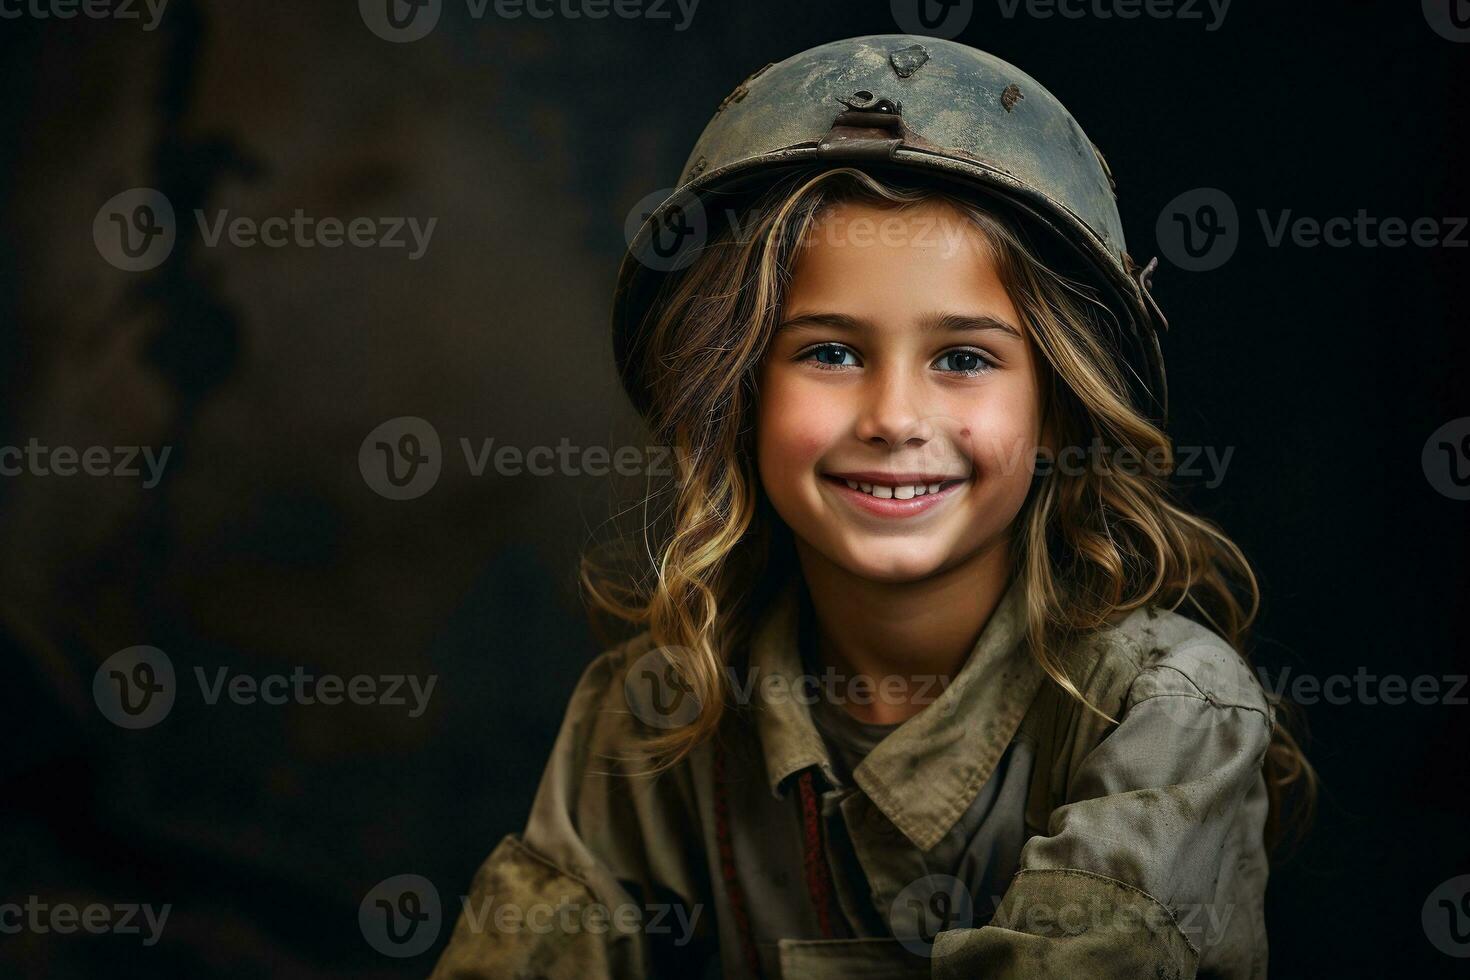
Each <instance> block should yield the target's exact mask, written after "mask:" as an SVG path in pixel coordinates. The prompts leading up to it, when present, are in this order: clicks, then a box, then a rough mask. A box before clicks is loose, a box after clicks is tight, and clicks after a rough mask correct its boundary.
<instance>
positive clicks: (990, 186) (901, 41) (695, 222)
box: [612, 34, 1168, 424]
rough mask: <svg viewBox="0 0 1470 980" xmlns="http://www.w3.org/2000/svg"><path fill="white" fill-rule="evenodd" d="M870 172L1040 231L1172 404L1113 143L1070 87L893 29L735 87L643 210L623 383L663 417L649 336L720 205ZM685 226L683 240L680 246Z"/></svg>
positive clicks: (1162, 407) (1145, 403) (618, 326)
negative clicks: (1113, 166) (1065, 95)
mask: <svg viewBox="0 0 1470 980" xmlns="http://www.w3.org/2000/svg"><path fill="white" fill-rule="evenodd" d="M834 166H854V167H859V168H862V169H865V170H873V171H875V172H892V171H898V172H900V173H903V174H915V173H917V174H924V175H926V178H927V179H929V180H932V181H934V182H938V183H941V184H948V185H951V186H957V187H958V188H959V189H961V190H963V191H966V192H969V193H970V196H975V194H974V192H979V196H981V197H984V198H985V199H986V203H988V204H990V205H992V206H998V207H1000V208H1002V209H1003V210H1005V211H1006V212H1007V213H1010V214H1012V215H1013V216H1015V217H1017V218H1018V219H1019V224H1020V225H1021V226H1022V227H1024V228H1025V229H1027V230H1028V231H1031V230H1035V231H1037V232H1038V233H1039V239H1038V240H1039V241H1041V242H1044V243H1045V247H1044V248H1043V249H1042V251H1043V254H1044V255H1045V256H1046V257H1047V259H1048V261H1049V262H1052V261H1055V262H1056V263H1057V264H1058V265H1059V266H1062V267H1064V268H1066V269H1067V270H1069V271H1070V272H1074V273H1075V274H1077V275H1079V276H1081V277H1082V278H1083V280H1084V281H1086V282H1087V283H1088V284H1089V285H1092V286H1094V287H1095V289H1096V290H1097V296H1098V299H1099V300H1100V301H1101V302H1103V303H1104V304H1105V305H1106V306H1107V307H1108V309H1109V310H1110V311H1111V312H1112V314H1113V317H1114V318H1115V320H1116V323H1115V324H1109V325H1108V329H1109V330H1110V331H1112V330H1115V331H1116V336H1115V337H1114V338H1113V340H1114V342H1115V346H1116V348H1117V350H1118V352H1119V353H1120V355H1121V358H1122V361H1123V367H1124V372H1123V373H1124V375H1125V376H1126V378H1127V380H1128V384H1129V388H1130V393H1131V396H1132V400H1133V402H1134V404H1135V406H1136V407H1137V408H1138V409H1139V410H1140V411H1142V412H1143V413H1144V414H1145V415H1146V416H1148V417H1150V418H1152V419H1154V420H1155V421H1157V422H1158V423H1160V424H1162V423H1163V422H1164V421H1165V418H1166V416H1167V412H1168V395H1167V389H1166V385H1165V378H1164V364H1163V356H1162V353H1161V352H1160V350H1159V343H1158V334H1159V333H1160V332H1161V331H1162V330H1164V329H1165V328H1166V327H1167V326H1168V324H1167V322H1166V321H1165V319H1164V316H1163V313H1162V311H1161V310H1160V309H1159V307H1158V304H1157V303H1156V302H1155V301H1154V299H1153V296H1152V294H1151V293H1150V280H1151V277H1152V274H1153V271H1154V269H1155V268H1156V267H1157V265H1158V260H1157V259H1153V260H1152V261H1150V262H1149V263H1148V265H1147V266H1144V267H1142V268H1140V267H1139V266H1138V264H1137V263H1135V262H1134V261H1133V259H1132V258H1131V257H1130V256H1129V254H1128V252H1127V250H1126V249H1125V247H1124V242H1123V228H1122V223H1121V220H1120V219H1119V216H1118V207H1117V195H1116V187H1115V184H1114V181H1113V176H1112V173H1111V171H1110V170H1109V168H1108V165H1107V162H1106V161H1105V160H1104V159H1103V156H1102V153H1101V152H1100V151H1099V150H1098V149H1097V147H1096V146H1095V145H1094V144H1093V143H1092V141H1091V140H1089V139H1088V138H1087V135H1086V134H1085V133H1084V132H1083V131H1082V128H1081V127H1080V126H1079V125H1078V124H1077V121H1076V120H1075V119H1073V118H1072V115H1071V114H1070V113H1069V112H1068V111H1067V110H1066V108H1065V107H1064V106H1063V105H1062V104H1061V103H1060V102H1059V101H1057V99H1056V97H1055V96H1053V95H1052V94H1051V93H1050V92H1048V91H1047V90H1046V89H1045V88H1043V87H1042V86H1041V84H1040V83H1039V82H1037V81H1036V80H1035V79H1033V78H1031V77H1030V76H1029V75H1027V74H1025V73H1024V72H1022V71H1021V70H1020V69H1018V68H1016V67H1014V66H1012V65H1010V64H1008V63H1006V62H1005V61H1002V60H1001V59H999V58H997V57H995V56H994V55H991V54H988V53H986V52H984V51H980V50H978V49H976V48H972V47H969V46H968V45H964V44H960V43H958V42H955V41H949V40H943V39H939V38H932V37H921V36H915V35H906V34H882V35H873V36H869V37H857V38H849V39H847V40H842V41H833V42H830V43H828V44H823V45H820V46H818V47H815V48H811V49H809V50H806V51H803V52H801V53H800V54H796V55H793V56H792V57H790V58H787V59H786V60H785V61H781V62H776V63H772V64H768V65H766V66H765V67H764V68H762V69H760V70H759V71H757V72H756V73H755V74H753V75H751V76H750V77H749V78H747V79H746V80H745V81H744V82H741V83H740V85H738V86H737V87H736V88H735V90H734V91H733V92H731V93H730V94H729V95H728V96H726V98H725V100H724V101H723V102H721V103H720V105H719V108H718V109H717V110H716V111H715V115H714V118H713V119H711V120H710V122H709V124H708V125H707V126H706V127H705V129H704V132H703V134H702V135H701V136H700V137H699V141H698V142H697V143H695V145H694V149H693V150H692V151H691V153H690V154H689V158H688V161H687V162H686V163H685V164H684V169H683V171H682V173H681V174H680V175H679V181H678V184H677V186H676V187H675V188H674V190H673V191H672V192H671V193H669V194H668V195H667V196H666V197H665V196H663V195H661V194H660V195H654V196H652V203H655V206H654V207H652V209H651V210H650V211H649V212H648V213H647V215H646V216H637V217H643V220H642V221H641V222H638V223H637V224H632V222H633V221H637V217H634V218H632V219H630V227H629V229H628V231H629V234H630V245H629V249H628V252H627V253H626V254H625V255H624V257H623V261H622V265H621V267H620V269H619V272H618V285H617V289H616V292H615V294H614V299H613V314H612V329H613V349H614V355H615V357H616V360H617V364H618V370H619V373H620V374H621V376H622V380H623V386H624V388H625V389H626V390H627V392H628V395H629V397H630V398H631V399H632V401H633V404H634V405H635V407H637V408H638V409H639V411H640V412H643V413H645V414H646V413H647V411H648V408H649V396H648V392H647V390H646V386H645V385H644V383H643V379H642V377H641V368H640V358H639V356H638V353H637V352H638V346H639V342H640V339H641V337H640V335H641V330H642V328H643V321H644V319H645V317H646V316H647V315H648V312H649V308H650V305H651V303H652V302H653V301H654V296H655V295H656V292H657V289H658V287H659V284H660V282H661V281H662V280H663V279H664V278H665V277H667V276H670V275H676V274H677V273H678V270H679V269H681V268H683V267H684V266H687V265H688V264H689V262H692V261H693V259H694V257H695V255H696V254H697V252H698V250H699V249H700V247H702V246H703V244H704V236H705V231H706V227H705V222H707V220H708V209H707V208H706V205H707V204H711V203H713V202H715V201H720V202H723V205H724V206H728V204H729V202H731V201H734V200H739V199H740V197H741V195H742V194H744V195H749V194H753V193H758V192H759V190H760V189H761V188H762V187H767V186H769V185H770V184H771V183H772V182H774V180H775V179H777V178H778V177H779V176H780V175H782V174H786V173H790V172H791V171H792V170H793V169H804V170H816V169H826V168H829V167H834ZM670 229H675V231H676V235H675V239H676V245H675V246H674V247H672V248H670V247H669V245H668V237H667V235H666V234H665V233H666V232H667V231H668V230H670Z"/></svg>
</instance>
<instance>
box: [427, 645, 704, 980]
mask: <svg viewBox="0 0 1470 980" xmlns="http://www.w3.org/2000/svg"><path fill="white" fill-rule="evenodd" d="M646 647H647V638H646V636H642V637H638V638H636V639H634V640H632V641H630V642H629V643H628V644H625V645H624V646H623V647H620V648H617V649H614V650H610V651H608V652H607V653H604V654H603V655H602V656H600V657H598V658H597V659H596V660H595V661H594V662H593V663H592V664H591V665H590V666H589V667H588V668H587V670H586V671H585V672H584V674H583V675H582V678H581V680H580V681H579V682H578V684H577V687H576V690H575V691H574V693H573V694H572V697H571V701H570V703H569V704H568V707H567V711H566V716H565V719H564V720H563V722H562V726H561V730H560V733H559V734H558V735H557V739H556V744H555V747H554V748H553V750H552V753H551V758H550V760H549V761H548V762H547V765H546V769H545V772H544V774H543V776H542V779H541V784H540V788H539V790H538V791H537V794H536V800H535V803H534V804H533V806H532V809H531V816H530V819H529V821H528V822H527V825H526V829H525V832H524V833H523V834H519V835H517V834H508V835H506V837H505V838H504V839H502V840H501V842H500V844H499V846H497V847H496V848H495V851H494V853H492V854H491V855H490V857H489V858H488V859H487V860H486V861H485V863H484V864H483V865H482V866H481V867H480V869H479V871H478V873H477V874H476V875H475V879H474V882H473V884H472V886H471V890H470V895H469V896H468V898H467V899H466V901H465V907H464V909H463V910H462V912H461V914H460V917H459V921H458V922H457V924H456V926H455V930H454V934H453V936H452V938H451V939H450V942H449V946H448V947H447V948H446V949H445V951H444V953H443V956H442V957H441V958H440V960H439V963H438V965H437V966H436V968H435V970H434V973H433V980H495V978H503V977H518V976H536V977H547V978H561V977H566V978H575V980H595V978H609V977H617V978H623V977H628V978H634V977H636V978H640V980H641V978H646V977H650V976H657V975H662V971H664V970H667V969H670V968H673V967H680V966H682V965H684V964H685V962H686V961H692V960H698V959H701V958H702V957H704V956H705V955H707V953H708V951H709V948H710V947H711V945H712V941H711V940H710V939H709V937H708V935H707V934H706V930H707V929H708V928H709V927H711V925H712V924H711V923H707V922H704V921H701V919H700V918H699V917H698V916H696V915H694V914H693V912H691V911H690V910H691V909H694V910H697V909H698V908H699V907H700V906H699V905H698V904H696V903H698V902H699V901H700V899H699V897H698V896H697V895H696V894H695V892H697V891H698V890H699V888H700V885H699V882H698V878H697V873H698V872H697V867H698V866H697V864H693V863H692V862H691V861H690V860H688V858H689V857H690V855H691V852H692V854H693V855H694V856H695V857H697V856H698V854H699V853H700V844H699V838H698V827H699V822H698V820H697V819H695V818H693V817H692V816H690V815H689V811H690V807H691V805H692V804H691V801H692V799H693V795H692V789H691V787H690V785H689V776H688V770H687V767H675V768H673V769H671V770H669V771H668V772H666V773H664V774H662V775H661V776H659V777H657V778H656V779H655V778H651V777H645V776H630V775H628V772H629V771H631V770H633V769H635V768H637V767H636V765H634V764H632V763H630V762H628V756H629V746H630V745H631V744H633V743H632V742H631V740H630V738H629V735H630V733H631V730H632V725H631V722H632V719H631V716H630V714H629V712H628V708H627V702H626V700H625V699H624V697H623V692H622V677H623V672H624V670H625V668H626V665H627V663H628V662H629V661H630V660H631V659H633V658H636V657H637V656H638V655H639V654H641V653H643V652H644V650H645V648H646ZM691 834H693V844H692V846H688V847H685V846H678V843H677V842H679V841H682V840H685V839H687V838H688V837H689V836H690V835H691ZM654 920H656V921H657V922H658V923H659V926H658V927H657V928H651V927H649V923H650V922H651V921H654ZM671 957H672V958H673V959H675V960H676V961H678V962H676V963H674V964H670V963H669V959H670V958H671ZM680 975H684V974H682V973H681V974H680ZM688 975H696V973H695V971H689V973H688Z"/></svg>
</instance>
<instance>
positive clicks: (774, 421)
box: [757, 378, 845, 470]
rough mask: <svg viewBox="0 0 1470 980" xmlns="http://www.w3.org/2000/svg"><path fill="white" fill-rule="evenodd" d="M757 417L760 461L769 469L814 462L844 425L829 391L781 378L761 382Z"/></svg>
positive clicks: (841, 413)
mask: <svg viewBox="0 0 1470 980" xmlns="http://www.w3.org/2000/svg"><path fill="white" fill-rule="evenodd" d="M759 418H760V421H759V424H758V431H757V443H758V446H759V451H760V457H761V465H762V467H763V468H765V467H770V468H772V469H773V470H774V469H777V468H780V469H789V468H791V467H793V466H799V465H809V464H811V463H813V462H815V461H816V460H818V459H819V458H820V457H821V456H822V454H824V453H825V452H827V450H828V449H829V448H830V447H831V446H832V444H833V443H834V442H835V441H836V440H837V439H838V438H839V436H840V435H841V433H842V432H843V431H844V428H845V423H844V415H843V412H842V410H841V408H840V403H839V402H838V401H836V400H834V399H833V398H832V397H831V393H830V392H826V393H824V392H823V391H821V390H820V386H817V385H802V384H800V383H799V382H796V381H794V380H792V379H785V378H778V379H770V381H769V382H768V384H766V385H765V386H763V388H762V391H761V400H760V413H759Z"/></svg>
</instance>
